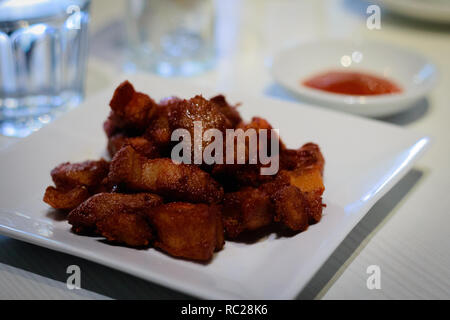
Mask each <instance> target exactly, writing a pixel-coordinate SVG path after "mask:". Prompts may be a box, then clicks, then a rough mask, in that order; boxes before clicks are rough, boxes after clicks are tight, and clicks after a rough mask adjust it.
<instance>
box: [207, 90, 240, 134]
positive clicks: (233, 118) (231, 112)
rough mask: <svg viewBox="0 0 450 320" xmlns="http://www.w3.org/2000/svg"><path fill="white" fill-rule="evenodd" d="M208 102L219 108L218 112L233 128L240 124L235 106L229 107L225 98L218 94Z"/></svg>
mask: <svg viewBox="0 0 450 320" xmlns="http://www.w3.org/2000/svg"><path fill="white" fill-rule="evenodd" d="M210 101H211V102H213V103H215V104H216V105H217V106H218V107H219V110H220V112H222V114H223V115H224V116H225V117H226V118H227V119H228V121H230V123H231V125H232V126H233V128H235V127H237V125H238V124H239V123H241V122H242V118H241V115H240V114H239V111H238V110H237V106H231V105H230V104H229V103H228V102H227V100H226V99H225V96H223V95H221V94H220V95H217V96H215V97H212V98H211V99H210Z"/></svg>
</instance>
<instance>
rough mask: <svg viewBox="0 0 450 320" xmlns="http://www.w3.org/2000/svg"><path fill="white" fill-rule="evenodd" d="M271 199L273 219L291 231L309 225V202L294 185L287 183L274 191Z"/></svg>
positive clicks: (299, 229)
mask: <svg viewBox="0 0 450 320" xmlns="http://www.w3.org/2000/svg"><path fill="white" fill-rule="evenodd" d="M271 199H272V201H273V203H274V206H275V217H274V221H276V222H281V223H282V224H283V225H284V226H286V227H287V228H289V229H290V230H292V231H304V230H306V229H307V228H308V225H309V210H310V207H309V203H308V200H307V199H306V198H305V196H304V195H303V193H302V192H301V191H300V190H299V189H298V188H297V187H295V186H292V185H288V186H284V187H282V188H281V189H280V190H278V191H277V192H275V193H274V194H273V195H272V196H271Z"/></svg>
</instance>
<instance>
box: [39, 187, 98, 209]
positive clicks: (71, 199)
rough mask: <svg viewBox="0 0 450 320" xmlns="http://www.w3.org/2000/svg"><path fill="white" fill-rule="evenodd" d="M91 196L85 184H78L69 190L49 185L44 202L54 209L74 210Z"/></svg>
mask: <svg viewBox="0 0 450 320" xmlns="http://www.w3.org/2000/svg"><path fill="white" fill-rule="evenodd" d="M89 197H90V193H89V191H88V189H87V188H86V187H85V186H76V187H74V188H73V189H68V190H62V189H57V188H55V187H52V186H49V187H47V189H46V190H45V194H44V202H45V203H47V204H49V205H50V206H51V207H53V208H54V209H58V210H72V209H73V208H76V207H77V206H78V205H79V204H80V203H82V202H83V201H84V200H86V199H87V198H89Z"/></svg>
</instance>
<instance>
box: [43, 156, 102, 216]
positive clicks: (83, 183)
mask: <svg viewBox="0 0 450 320" xmlns="http://www.w3.org/2000/svg"><path fill="white" fill-rule="evenodd" d="M108 171H109V162H107V161H105V160H103V159H100V160H99V161H84V162H81V163H69V162H65V163H62V164H60V165H59V166H57V167H56V168H54V169H53V170H52V171H51V176H52V179H53V182H54V183H55V186H56V188H55V187H51V186H50V187H48V188H47V189H46V190H45V194H44V199H43V200H44V202H46V203H47V204H49V205H50V206H52V207H53V208H55V209H59V210H71V209H73V208H76V207H77V206H78V205H79V204H80V203H82V202H83V201H84V200H86V199H87V198H89V196H91V195H92V194H95V193H98V192H102V191H104V190H107V189H108V182H107V180H105V178H106V177H107V175H108Z"/></svg>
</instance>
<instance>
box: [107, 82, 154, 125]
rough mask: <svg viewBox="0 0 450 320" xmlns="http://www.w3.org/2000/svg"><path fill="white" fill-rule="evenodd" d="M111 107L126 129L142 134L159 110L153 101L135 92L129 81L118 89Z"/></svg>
mask: <svg viewBox="0 0 450 320" xmlns="http://www.w3.org/2000/svg"><path fill="white" fill-rule="evenodd" d="M109 105H110V107H111V110H112V111H113V112H114V115H115V116H117V117H118V118H119V119H120V121H121V122H122V124H123V125H124V126H125V127H128V128H132V129H135V130H138V131H141V132H143V131H144V130H145V129H146V128H147V126H148V124H149V123H150V120H151V118H152V117H153V115H154V113H155V111H156V108H157V104H156V102H155V101H153V99H151V98H150V97H149V96H148V95H146V94H143V93H141V92H137V91H135V90H134V87H133V85H132V84H131V83H129V82H128V81H124V82H122V83H121V84H120V85H119V86H118V87H117V89H116V90H115V91H114V95H113V97H112V99H111V102H110V103H109Z"/></svg>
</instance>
